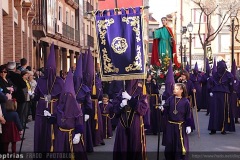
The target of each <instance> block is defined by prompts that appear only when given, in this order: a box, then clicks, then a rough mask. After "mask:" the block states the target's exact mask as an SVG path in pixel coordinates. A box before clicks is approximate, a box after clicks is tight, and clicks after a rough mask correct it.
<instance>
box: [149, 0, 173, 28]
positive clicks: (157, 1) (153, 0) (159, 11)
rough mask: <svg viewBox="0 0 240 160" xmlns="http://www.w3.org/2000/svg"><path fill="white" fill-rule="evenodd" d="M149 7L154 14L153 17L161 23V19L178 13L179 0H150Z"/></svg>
mask: <svg viewBox="0 0 240 160" xmlns="http://www.w3.org/2000/svg"><path fill="white" fill-rule="evenodd" d="M149 6H150V8H149V11H150V12H151V13H153V17H154V18H155V19H156V20H157V21H158V22H161V17H165V16H166V15H167V14H169V13H172V12H174V11H177V0H149ZM160 24H161V23H160Z"/></svg>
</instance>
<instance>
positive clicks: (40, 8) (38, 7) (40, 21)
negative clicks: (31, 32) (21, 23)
mask: <svg viewBox="0 0 240 160" xmlns="http://www.w3.org/2000/svg"><path fill="white" fill-rule="evenodd" d="M34 10H35V11H36V16H35V18H34V20H33V25H43V26H44V27H45V28H46V26H47V25H46V24H47V23H46V17H47V16H46V2H45V1H39V0H35V1H34Z"/></svg>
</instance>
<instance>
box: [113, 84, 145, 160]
mask: <svg viewBox="0 0 240 160" xmlns="http://www.w3.org/2000/svg"><path fill="white" fill-rule="evenodd" d="M126 88H127V89H126V91H122V90H121V91H120V92H119V94H118V96H117V97H116V98H115V99H114V101H113V106H114V112H115V114H116V115H117V116H118V117H119V123H118V125H117V129H116V138H115V143H114V150H113V160H133V159H134V160H146V137H145V134H144V122H143V116H144V115H145V114H146V111H147V109H148V105H147V103H146V102H147V99H146V98H147V97H146V96H144V95H143V93H142V90H143V88H142V87H141V84H139V82H138V80H130V81H127V82H126Z"/></svg>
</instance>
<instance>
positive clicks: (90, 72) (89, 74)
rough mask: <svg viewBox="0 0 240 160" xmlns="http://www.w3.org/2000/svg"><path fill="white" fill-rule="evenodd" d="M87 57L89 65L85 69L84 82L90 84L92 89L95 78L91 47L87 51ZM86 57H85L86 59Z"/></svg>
mask: <svg viewBox="0 0 240 160" xmlns="http://www.w3.org/2000/svg"><path fill="white" fill-rule="evenodd" d="M85 56H87V57H85V58H87V67H86V68H85V70H84V71H83V73H84V75H83V83H84V84H85V85H86V86H88V87H89V88H90V89H92V85H93V79H94V76H95V75H94V70H95V68H94V61H93V58H94V57H93V56H92V53H91V51H90V49H88V51H87V53H85ZM85 58H84V59H85Z"/></svg>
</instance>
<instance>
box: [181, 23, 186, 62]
mask: <svg viewBox="0 0 240 160" xmlns="http://www.w3.org/2000/svg"><path fill="white" fill-rule="evenodd" d="M186 32H187V27H186V26H182V28H181V42H180V53H181V63H183V55H182V54H183V51H182V49H183V47H182V44H183V43H182V36H183V35H184V34H185V33H186Z"/></svg>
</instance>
